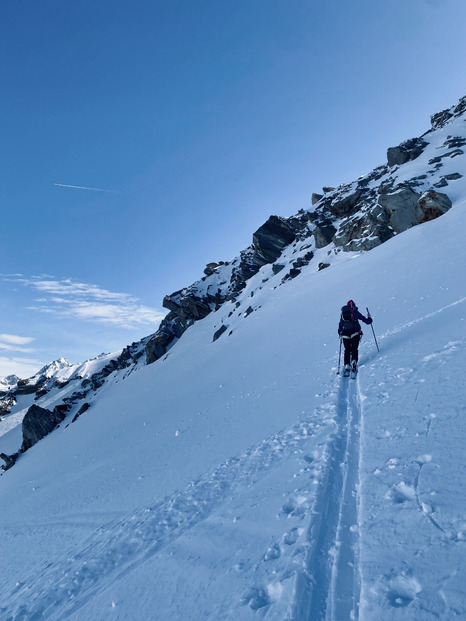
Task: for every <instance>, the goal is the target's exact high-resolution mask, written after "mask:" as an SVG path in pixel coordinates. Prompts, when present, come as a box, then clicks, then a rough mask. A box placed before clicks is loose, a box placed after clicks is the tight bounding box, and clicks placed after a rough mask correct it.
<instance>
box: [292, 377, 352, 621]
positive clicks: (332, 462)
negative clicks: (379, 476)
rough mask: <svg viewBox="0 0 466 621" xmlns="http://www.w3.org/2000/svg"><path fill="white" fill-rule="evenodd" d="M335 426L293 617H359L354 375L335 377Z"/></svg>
mask: <svg viewBox="0 0 466 621" xmlns="http://www.w3.org/2000/svg"><path fill="white" fill-rule="evenodd" d="M340 381H341V383H340V387H339V390H338V395H337V403H336V409H337V430H336V433H335V435H334V437H333V441H332V442H331V444H330V445H329V449H328V465H327V471H326V473H325V475H324V476H323V478H322V480H321V483H320V487H319V491H318V493H317V496H316V502H315V505H314V508H313V512H314V515H313V519H312V522H311V525H310V528H309V532H308V540H309V542H310V552H309V554H308V558H307V562H306V570H305V571H304V572H303V573H302V574H301V575H300V576H298V580H297V585H296V600H295V601H296V604H295V609H294V611H293V621H342V620H343V619H345V620H346V619H348V620H350V619H351V620H357V619H358V617H359V614H358V608H359V593H360V573H359V536H358V526H357V525H358V488H359V459H360V434H359V426H360V420H361V400H360V396H359V383H358V379H357V378H356V380H354V379H350V378H347V377H345V378H343V377H342V378H341V380H340Z"/></svg>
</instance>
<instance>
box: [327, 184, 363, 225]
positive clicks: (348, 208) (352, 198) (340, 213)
mask: <svg viewBox="0 0 466 621" xmlns="http://www.w3.org/2000/svg"><path fill="white" fill-rule="evenodd" d="M361 196H362V191H361V190H356V191H355V192H352V193H351V194H348V195H346V196H344V197H343V198H339V199H336V200H334V201H332V203H331V205H330V212H331V213H332V214H333V215H334V216H336V217H337V218H344V217H345V216H348V215H350V214H351V213H352V211H353V210H354V208H355V207H356V205H357V203H358V201H359V199H360V198H361Z"/></svg>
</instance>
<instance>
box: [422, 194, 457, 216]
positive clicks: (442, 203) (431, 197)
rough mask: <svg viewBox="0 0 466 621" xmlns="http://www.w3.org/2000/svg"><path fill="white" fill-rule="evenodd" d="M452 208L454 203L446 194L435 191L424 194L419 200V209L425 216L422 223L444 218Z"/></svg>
mask: <svg viewBox="0 0 466 621" xmlns="http://www.w3.org/2000/svg"><path fill="white" fill-rule="evenodd" d="M451 206H452V202H451V200H450V199H449V198H448V196H447V195H446V194H443V193H441V192H435V191H434V190H430V191H429V192H424V194H422V195H421V197H420V198H419V207H420V209H421V211H422V214H423V215H422V217H421V220H420V221H421V222H428V221H429V220H435V218H438V217H439V216H443V214H444V213H446V212H447V211H448V210H449V209H450V208H451Z"/></svg>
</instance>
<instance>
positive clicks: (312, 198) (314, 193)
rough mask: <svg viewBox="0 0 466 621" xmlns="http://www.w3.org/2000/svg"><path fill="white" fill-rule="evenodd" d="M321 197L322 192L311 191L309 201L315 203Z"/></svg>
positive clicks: (322, 196)
mask: <svg viewBox="0 0 466 621" xmlns="http://www.w3.org/2000/svg"><path fill="white" fill-rule="evenodd" d="M322 198H324V195H323V194H317V193H316V192H313V193H312V195H311V202H312V204H313V205H315V204H316V203H318V202H319V201H320V200H321V199H322Z"/></svg>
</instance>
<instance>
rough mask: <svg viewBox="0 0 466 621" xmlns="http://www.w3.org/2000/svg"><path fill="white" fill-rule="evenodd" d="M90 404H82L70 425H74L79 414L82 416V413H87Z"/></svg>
mask: <svg viewBox="0 0 466 621" xmlns="http://www.w3.org/2000/svg"><path fill="white" fill-rule="evenodd" d="M90 407H91V406H90V404H89V403H83V404H82V406H81V407H80V408H79V410H78V411H77V412H76V414H75V415H74V417H73V420H72V421H71V422H72V423H75V422H76V421H77V420H78V418H79V417H80V416H81V414H84V412H87V410H88V409H89V408H90Z"/></svg>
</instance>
